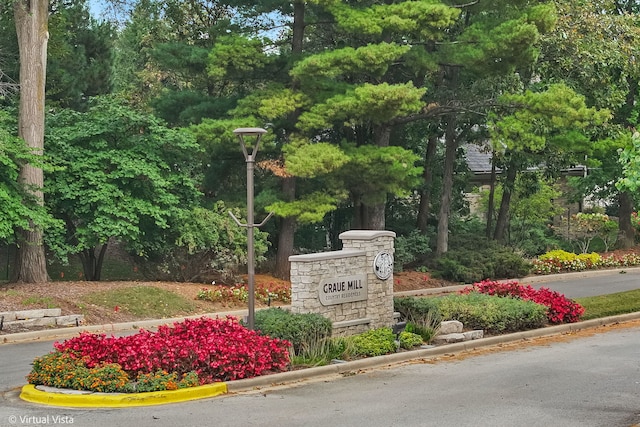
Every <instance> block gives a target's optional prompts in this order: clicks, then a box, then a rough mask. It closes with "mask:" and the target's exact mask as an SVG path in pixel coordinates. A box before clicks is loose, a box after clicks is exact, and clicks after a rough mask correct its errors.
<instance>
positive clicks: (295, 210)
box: [266, 192, 340, 224]
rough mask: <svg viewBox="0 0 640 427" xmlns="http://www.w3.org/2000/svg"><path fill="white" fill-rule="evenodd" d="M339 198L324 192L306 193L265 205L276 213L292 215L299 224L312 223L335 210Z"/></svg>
mask: <svg viewBox="0 0 640 427" xmlns="http://www.w3.org/2000/svg"><path fill="white" fill-rule="evenodd" d="M339 201H340V198H337V197H335V196H332V195H330V194H327V193H324V192H315V193H311V194H306V195H304V196H302V197H301V198H299V199H298V200H295V201H292V202H284V201H278V202H275V203H272V204H270V205H268V206H267V207H266V209H267V210H268V211H271V212H273V213H275V214H276V215H278V216H280V217H283V218H288V217H294V218H296V219H297V221H298V222H299V223H301V224H312V223H317V222H320V221H322V219H323V218H324V217H325V215H327V214H328V213H329V212H332V211H334V210H336V208H337V207H338V206H337V205H338V202H339Z"/></svg>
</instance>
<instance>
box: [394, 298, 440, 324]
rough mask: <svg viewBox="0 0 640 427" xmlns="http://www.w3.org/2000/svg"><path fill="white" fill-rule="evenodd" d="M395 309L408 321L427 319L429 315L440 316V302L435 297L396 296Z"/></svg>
mask: <svg viewBox="0 0 640 427" xmlns="http://www.w3.org/2000/svg"><path fill="white" fill-rule="evenodd" d="M393 309H394V310H395V311H397V312H399V313H400V314H401V315H402V317H403V318H404V319H405V320H407V321H408V322H416V321H418V320H423V319H426V318H427V316H439V314H438V304H437V302H436V301H435V299H434V298H415V297H396V298H394V299H393Z"/></svg>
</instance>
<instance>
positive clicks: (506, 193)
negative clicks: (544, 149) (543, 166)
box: [493, 162, 518, 243]
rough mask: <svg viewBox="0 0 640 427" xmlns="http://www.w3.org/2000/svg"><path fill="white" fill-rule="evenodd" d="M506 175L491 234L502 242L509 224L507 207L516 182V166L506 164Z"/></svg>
mask: <svg viewBox="0 0 640 427" xmlns="http://www.w3.org/2000/svg"><path fill="white" fill-rule="evenodd" d="M507 168H508V169H507V176H506V178H505V181H504V183H503V185H502V201H501V202H500V211H499V212H498V219H497V220H496V231H495V233H494V234H493V239H494V240H497V241H498V242H501V243H504V240H505V236H506V232H507V226H508V224H509V207H510V205H511V195H512V194H513V190H514V187H515V184H516V176H517V173H518V171H517V168H516V167H515V165H513V164H511V162H509V164H508V165H507Z"/></svg>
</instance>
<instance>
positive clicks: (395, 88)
mask: <svg viewBox="0 0 640 427" xmlns="http://www.w3.org/2000/svg"><path fill="white" fill-rule="evenodd" d="M424 92H425V89H421V88H416V87H415V86H414V85H413V83H411V82H408V83H405V84H396V85H391V84H388V83H382V84H379V85H372V84H369V83H365V84H364V85H362V86H357V87H356V88H354V89H351V90H348V91H347V92H346V93H344V94H339V95H335V96H333V97H331V98H329V99H327V100H326V101H325V102H324V103H321V104H316V105H314V106H312V107H311V108H310V109H309V110H308V111H306V112H304V113H302V114H301V115H300V120H299V121H298V128H299V129H300V130H302V131H304V132H311V131H314V130H322V129H326V128H331V127H332V125H333V124H334V123H335V124H340V125H343V124H348V125H352V126H355V125H358V124H362V123H364V122H371V123H374V124H382V123H385V122H388V121H390V120H392V119H394V118H396V117H400V116H404V115H407V114H411V113H416V112H417V111H418V110H419V109H420V108H421V107H422V102H421V98H422V96H423V95H424Z"/></svg>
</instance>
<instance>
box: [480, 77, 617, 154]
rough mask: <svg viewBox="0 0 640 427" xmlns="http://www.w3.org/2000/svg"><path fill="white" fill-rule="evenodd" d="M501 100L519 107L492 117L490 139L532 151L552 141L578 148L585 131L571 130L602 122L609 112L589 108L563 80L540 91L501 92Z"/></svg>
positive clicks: (495, 144) (608, 115)
mask: <svg viewBox="0 0 640 427" xmlns="http://www.w3.org/2000/svg"><path fill="white" fill-rule="evenodd" d="M501 101H502V102H504V103H505V104H511V105H517V106H519V108H518V109H517V110H516V112H514V113H513V114H510V115H506V116H503V117H501V118H496V117H493V119H492V121H491V123H490V127H489V131H490V135H491V138H492V143H493V144H494V146H495V147H498V146H499V144H500V143H504V144H505V145H506V146H507V147H509V148H517V149H528V150H531V151H534V152H535V151H541V150H542V149H543V148H544V147H545V145H546V144H548V143H549V144H553V143H554V142H555V143H556V144H557V143H560V144H562V146H563V149H564V150H566V151H571V150H572V149H573V150H578V149H579V147H580V146H582V147H584V145H585V142H586V141H585V139H584V135H583V134H582V133H580V132H571V131H579V130H582V129H585V128H587V127H589V126H594V125H598V124H602V123H604V122H605V121H607V120H608V119H609V117H610V115H611V113H610V112H609V111H608V110H597V109H595V108H588V107H587V106H586V104H585V99H584V96H582V95H579V94H578V93H576V92H575V91H574V90H572V89H570V88H569V87H568V86H566V85H563V84H555V85H551V86H549V88H548V89H547V90H546V91H543V92H533V91H526V92H525V93H524V94H507V95H503V96H502V98H501ZM560 135H564V136H565V137H563V138H559V136H560ZM583 150H584V148H583Z"/></svg>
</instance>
